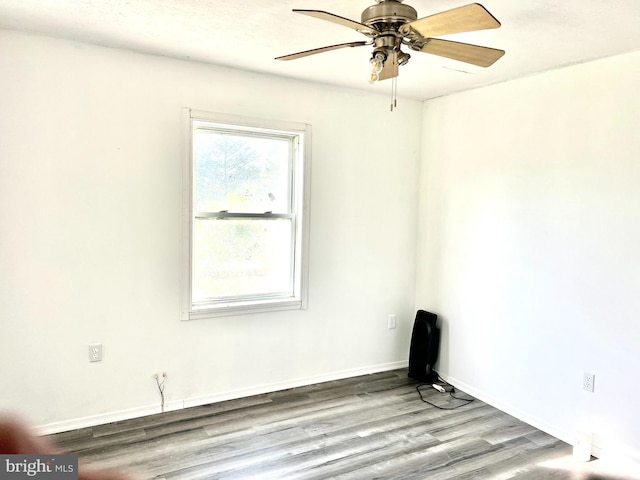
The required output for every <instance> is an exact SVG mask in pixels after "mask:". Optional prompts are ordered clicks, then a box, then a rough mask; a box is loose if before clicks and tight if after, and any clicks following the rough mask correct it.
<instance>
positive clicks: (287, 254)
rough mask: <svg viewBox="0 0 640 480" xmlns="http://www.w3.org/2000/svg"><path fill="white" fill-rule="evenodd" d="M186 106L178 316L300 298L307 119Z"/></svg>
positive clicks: (276, 305) (289, 303)
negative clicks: (248, 115) (277, 118)
mask: <svg viewBox="0 0 640 480" xmlns="http://www.w3.org/2000/svg"><path fill="white" fill-rule="evenodd" d="M188 113H189V115H188V119H187V118H186V119H185V121H186V122H187V123H188V142H187V143H188V148H185V156H186V157H187V160H188V161H187V162H186V163H187V164H188V165H186V168H185V173H186V174H185V175H184V177H185V179H184V183H185V185H184V188H185V195H184V198H185V201H184V203H185V205H184V213H185V217H186V218H185V222H184V223H185V234H186V236H187V237H188V239H187V241H185V252H184V263H185V267H184V270H185V280H186V281H185V282H183V283H184V284H185V285H184V292H183V295H184V297H185V301H184V305H183V314H182V318H183V319H195V318H206V317H211V316H220V315H230V314H237V313H249V312H256V311H271V310H283V309H301V308H305V306H306V298H305V297H306V294H305V290H306V236H307V235H306V224H307V222H306V218H305V217H306V205H307V202H306V198H308V188H306V187H307V186H308V173H307V172H308V170H309V165H308V163H309V162H308V158H307V157H308V151H309V149H308V148H306V144H307V143H308V142H309V136H310V127H309V126H308V125H304V124H290V123H283V122H269V121H260V120H253V119H242V118H238V117H230V116H225V115H216V114H206V113H202V112H195V111H192V110H189V111H188ZM187 220H188V221H187ZM187 223H188V226H187ZM187 250H188V251H187Z"/></svg>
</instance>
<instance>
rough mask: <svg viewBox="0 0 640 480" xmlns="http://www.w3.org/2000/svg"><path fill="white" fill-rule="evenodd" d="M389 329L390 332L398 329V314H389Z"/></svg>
mask: <svg viewBox="0 0 640 480" xmlns="http://www.w3.org/2000/svg"><path fill="white" fill-rule="evenodd" d="M387 328H388V329H389V330H393V329H394V328H396V314H395V313H391V314H389V317H388V318H387Z"/></svg>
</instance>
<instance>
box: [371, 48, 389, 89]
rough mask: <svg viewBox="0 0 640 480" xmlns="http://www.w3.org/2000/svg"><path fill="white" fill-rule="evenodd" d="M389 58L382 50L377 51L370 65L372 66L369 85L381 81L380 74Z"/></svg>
mask: <svg viewBox="0 0 640 480" xmlns="http://www.w3.org/2000/svg"><path fill="white" fill-rule="evenodd" d="M386 59H387V56H386V55H385V54H384V53H383V52H381V51H380V50H378V51H375V52H374V53H373V56H372V57H371V60H369V63H370V64H371V73H370V75H369V83H374V82H377V81H378V80H379V79H380V72H382V68H383V67H384V61H385V60H386Z"/></svg>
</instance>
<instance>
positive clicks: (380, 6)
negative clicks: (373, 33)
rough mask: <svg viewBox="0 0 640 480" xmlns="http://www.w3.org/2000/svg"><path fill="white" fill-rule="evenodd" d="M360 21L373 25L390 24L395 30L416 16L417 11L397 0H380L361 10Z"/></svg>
mask: <svg viewBox="0 0 640 480" xmlns="http://www.w3.org/2000/svg"><path fill="white" fill-rule="evenodd" d="M361 18H362V20H361V21H362V23H364V24H365V25H368V26H370V27H373V26H374V25H385V24H387V25H390V26H392V27H395V30H396V31H397V29H398V28H399V27H400V26H401V25H403V24H405V23H407V22H412V21H413V20H416V19H417V18H418V12H416V10H415V8H413V7H411V6H409V5H403V4H402V3H400V2H399V1H397V0H382V1H380V2H379V3H377V4H376V5H372V6H370V7H367V8H365V9H364V11H363V12H362V17H361Z"/></svg>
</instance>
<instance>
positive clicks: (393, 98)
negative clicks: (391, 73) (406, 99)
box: [391, 77, 398, 112]
mask: <svg viewBox="0 0 640 480" xmlns="http://www.w3.org/2000/svg"><path fill="white" fill-rule="evenodd" d="M397 96H398V77H393V78H392V79H391V111H392V112H393V109H394V108H396V107H397V106H398V98H397Z"/></svg>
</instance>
